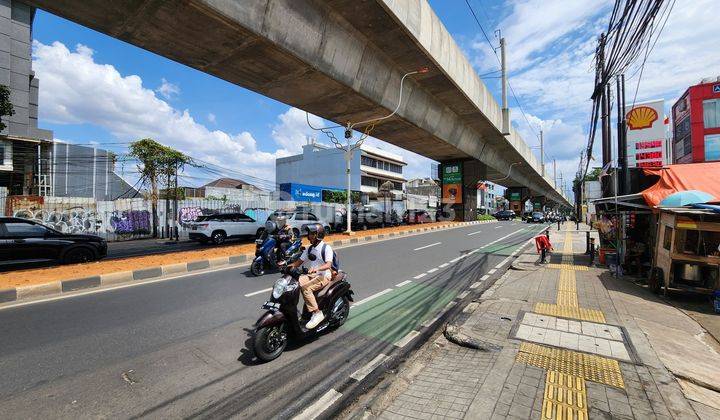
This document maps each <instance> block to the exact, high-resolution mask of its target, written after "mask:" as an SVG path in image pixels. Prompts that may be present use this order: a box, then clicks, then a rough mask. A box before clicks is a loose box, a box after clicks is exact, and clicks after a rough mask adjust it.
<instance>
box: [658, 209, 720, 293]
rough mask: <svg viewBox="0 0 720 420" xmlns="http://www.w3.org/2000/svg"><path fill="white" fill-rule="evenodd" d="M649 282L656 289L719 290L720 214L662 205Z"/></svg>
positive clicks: (705, 291)
mask: <svg viewBox="0 0 720 420" xmlns="http://www.w3.org/2000/svg"><path fill="white" fill-rule="evenodd" d="M656 238H657V240H656V241H655V246H654V250H653V251H654V252H653V258H652V268H651V275H650V281H649V285H650V288H651V289H652V290H653V291H655V292H658V293H659V292H660V291H661V290H664V292H665V293H667V291H668V290H673V289H674V290H688V291H692V292H697V293H703V294H712V293H713V292H714V291H715V290H718V289H720V248H718V247H719V246H720V214H718V213H716V212H714V211H712V210H709V209H704V208H687V207H683V208H663V209H660V213H659V217H658V223H657V235H656Z"/></svg>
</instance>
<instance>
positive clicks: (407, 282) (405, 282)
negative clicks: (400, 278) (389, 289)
mask: <svg viewBox="0 0 720 420" xmlns="http://www.w3.org/2000/svg"><path fill="white" fill-rule="evenodd" d="M410 283H412V280H405V281H404V282H402V283H398V284H396V285H395V287H403V286H405V285H407V284H410Z"/></svg>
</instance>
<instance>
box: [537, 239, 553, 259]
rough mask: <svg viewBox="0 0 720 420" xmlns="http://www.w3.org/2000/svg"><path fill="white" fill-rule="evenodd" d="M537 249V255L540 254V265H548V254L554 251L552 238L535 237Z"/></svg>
mask: <svg viewBox="0 0 720 420" xmlns="http://www.w3.org/2000/svg"><path fill="white" fill-rule="evenodd" d="M535 248H536V249H537V253H538V254H540V264H545V263H546V261H545V260H546V258H547V253H548V252H549V251H552V250H553V247H552V244H551V243H550V238H548V237H547V235H538V236H536V237H535Z"/></svg>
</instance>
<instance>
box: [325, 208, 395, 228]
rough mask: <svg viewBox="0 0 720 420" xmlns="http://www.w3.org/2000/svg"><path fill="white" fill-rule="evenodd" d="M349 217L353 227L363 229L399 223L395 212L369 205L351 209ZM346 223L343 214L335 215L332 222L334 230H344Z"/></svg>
mask: <svg viewBox="0 0 720 420" xmlns="http://www.w3.org/2000/svg"><path fill="white" fill-rule="evenodd" d="M351 217H352V218H351V219H350V223H351V225H352V228H353V229H363V230H364V229H368V228H378V227H385V226H396V225H398V224H400V220H399V218H398V217H397V214H395V215H394V216H393V214H392V213H385V212H384V211H381V210H378V209H376V208H374V207H371V206H363V207H361V208H355V209H353V211H352V216H351ZM346 223H347V218H346V217H345V215H344V214H341V215H340V216H339V217H336V219H335V224H334V227H335V230H336V231H344V230H345V228H346V226H347V225H346Z"/></svg>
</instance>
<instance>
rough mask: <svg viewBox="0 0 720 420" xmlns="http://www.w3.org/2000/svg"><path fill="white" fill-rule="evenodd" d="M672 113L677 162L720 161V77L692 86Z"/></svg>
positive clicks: (674, 152) (674, 157) (679, 100)
mask: <svg viewBox="0 0 720 420" xmlns="http://www.w3.org/2000/svg"><path fill="white" fill-rule="evenodd" d="M672 115H673V134H674V136H673V137H674V139H673V147H672V150H673V159H672V161H673V163H697V162H710V161H720V77H716V78H712V79H703V80H702V81H701V82H700V84H697V85H695V86H690V87H689V88H688V89H687V90H686V91H685V93H684V94H683V95H682V96H681V97H680V99H678V101H677V102H675V104H674V105H673V107H672Z"/></svg>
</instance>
